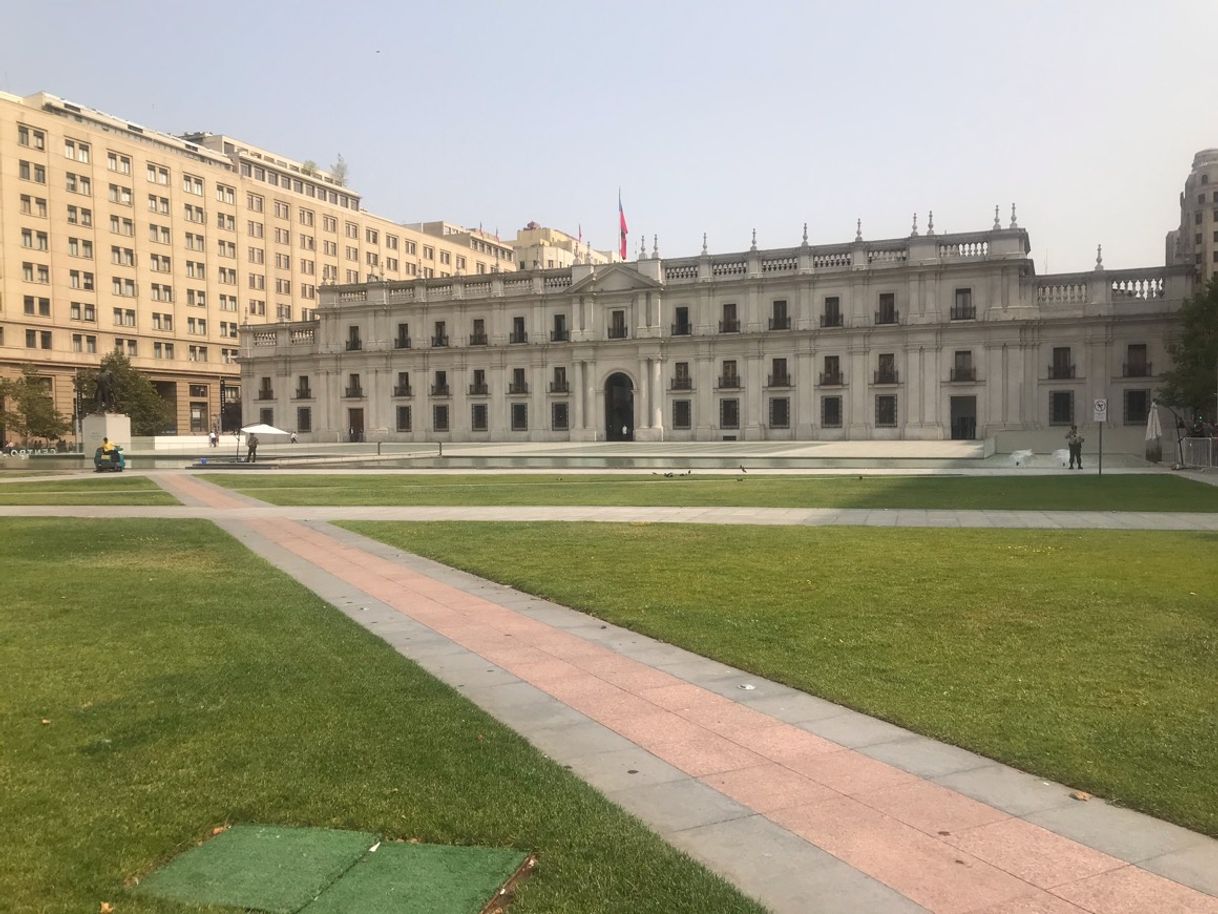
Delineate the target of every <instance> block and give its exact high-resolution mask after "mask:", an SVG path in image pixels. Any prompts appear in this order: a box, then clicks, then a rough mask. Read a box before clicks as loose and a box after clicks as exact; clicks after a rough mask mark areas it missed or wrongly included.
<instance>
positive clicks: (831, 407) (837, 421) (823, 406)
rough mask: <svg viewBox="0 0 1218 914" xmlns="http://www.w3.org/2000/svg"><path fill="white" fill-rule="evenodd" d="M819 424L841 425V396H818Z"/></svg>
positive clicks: (829, 426)
mask: <svg viewBox="0 0 1218 914" xmlns="http://www.w3.org/2000/svg"><path fill="white" fill-rule="evenodd" d="M820 424H821V425H822V426H824V427H825V428H841V427H842V398H841V397H821V398H820Z"/></svg>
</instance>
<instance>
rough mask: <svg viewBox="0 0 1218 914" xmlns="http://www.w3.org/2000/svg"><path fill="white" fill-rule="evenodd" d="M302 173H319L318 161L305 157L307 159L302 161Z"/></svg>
mask: <svg viewBox="0 0 1218 914" xmlns="http://www.w3.org/2000/svg"><path fill="white" fill-rule="evenodd" d="M300 173H301V174H302V175H310V176H312V175H315V174H317V163H316V162H314V161H313V160H312V159H305V161H303V162H301V163H300Z"/></svg>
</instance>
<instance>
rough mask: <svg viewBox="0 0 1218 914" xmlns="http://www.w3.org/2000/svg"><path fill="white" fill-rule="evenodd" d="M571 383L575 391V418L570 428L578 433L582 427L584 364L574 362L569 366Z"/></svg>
mask: <svg viewBox="0 0 1218 914" xmlns="http://www.w3.org/2000/svg"><path fill="white" fill-rule="evenodd" d="M571 374H572V375H573V377H572V378H571V383H572V385H573V387H574V391H575V397H574V399H575V417H574V423H575V424H574V425H573V426H572V428H573V429H574V430H575V431H577V432H578V431H580V430H582V429H583V427H584V363H583V362H576V363H575V364H574V365H572V366H571Z"/></svg>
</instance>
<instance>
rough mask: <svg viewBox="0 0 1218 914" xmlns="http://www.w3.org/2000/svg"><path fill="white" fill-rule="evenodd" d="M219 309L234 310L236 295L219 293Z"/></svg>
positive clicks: (235, 307) (235, 308)
mask: <svg viewBox="0 0 1218 914" xmlns="http://www.w3.org/2000/svg"><path fill="white" fill-rule="evenodd" d="M220 310H221V311H236V310H237V296H235V295H221V296H220ZM234 326H235V325H234ZM234 335H235V334H234Z"/></svg>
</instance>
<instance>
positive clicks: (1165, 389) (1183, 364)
mask: <svg viewBox="0 0 1218 914" xmlns="http://www.w3.org/2000/svg"><path fill="white" fill-rule="evenodd" d="M1179 318H1180V325H1179V331H1178V334H1177V336H1176V338H1175V339H1174V340H1173V341H1172V342H1170V343H1169V344H1168V346H1167V351H1168V352H1169V353H1170V354H1171V357H1172V363H1173V364H1172V367H1171V369H1170V370H1168V371H1166V372H1164V373H1163V386H1162V388H1161V389H1160V392H1159V396H1160V398H1161V399H1162V400H1163V402H1164V403H1166V404H1167V405H1168V406H1174V407H1175V408H1176V409H1180V410H1187V411H1188V413H1189V414H1190V417H1191V416H1197V415H1202V416H1208V417H1209V418H1210V420H1214V419H1215V410H1216V408H1218V407H1216V405H1215V390H1216V389H1218V276H1215V277H1213V278H1212V279H1210V281H1209V283H1207V284H1206V286H1205V287H1204V288H1202V289H1199V290H1197V292H1195V293H1194V294H1193V295H1191V296H1189V297H1188V298H1187V299H1185V301H1184V304H1183V305H1181V307H1180V311H1179Z"/></svg>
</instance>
